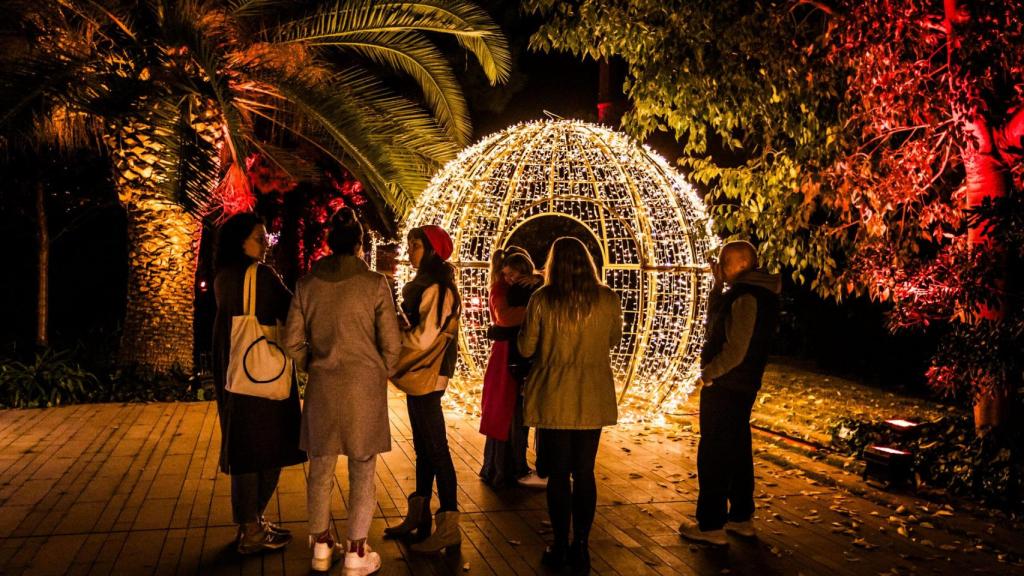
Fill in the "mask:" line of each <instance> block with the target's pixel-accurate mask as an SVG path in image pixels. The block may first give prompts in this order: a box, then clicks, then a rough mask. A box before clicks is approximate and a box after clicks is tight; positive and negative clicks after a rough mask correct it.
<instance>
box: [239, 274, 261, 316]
mask: <svg viewBox="0 0 1024 576" xmlns="http://www.w3.org/2000/svg"><path fill="white" fill-rule="evenodd" d="M258 267H259V264H257V263H256V262H253V263H252V264H251V265H249V268H247V269H246V270H245V281H244V282H243V286H242V314H244V315H245V316H253V315H255V314H256V272H257V268H258Z"/></svg>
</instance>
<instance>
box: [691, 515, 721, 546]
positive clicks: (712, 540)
mask: <svg viewBox="0 0 1024 576" xmlns="http://www.w3.org/2000/svg"><path fill="white" fill-rule="evenodd" d="M679 535H680V536H682V537H683V538H686V539H687V540H690V541H691V542H699V543H701V544H711V545H712V546H728V545H729V540H728V539H727V538H726V537H725V530H722V529H721V528H719V529H718V530H701V529H700V527H698V526H697V523H696V522H694V521H692V520H683V522H682V524H680V525H679Z"/></svg>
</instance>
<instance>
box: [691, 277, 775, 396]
mask: <svg viewBox="0 0 1024 576" xmlns="http://www.w3.org/2000/svg"><path fill="white" fill-rule="evenodd" d="M745 294H750V295H752V296H753V297H754V298H756V299H757V320H755V322H754V333H753V335H752V336H751V337H750V345H749V346H748V347H747V355H746V356H744V357H743V361H742V362H740V364H739V365H738V366H736V367H735V368H733V369H732V370H730V371H728V372H726V373H725V374H723V375H722V376H719V377H718V378H715V381H714V385H715V386H722V387H723V388H732V389H735V390H743V391H754V392H756V391H757V390H759V389H760V388H761V377H762V376H763V375H764V367H765V366H766V365H767V364H768V351H769V349H770V348H771V341H772V338H773V337H774V336H775V329H776V327H777V326H778V323H779V296H778V294H775V293H774V292H772V291H771V290H768V289H767V288H762V287H760V286H754V285H751V284H742V283H741V284H734V285H732V286H731V287H730V288H729V291H728V292H726V293H724V294H722V295H721V296H720V297H719V298H717V300H718V301H717V302H715V303H713V304H712V307H711V310H710V314H709V315H708V331H707V339H706V341H705V343H704V350H703V352H701V358H700V363H701V366H706V365H707V364H708V363H709V362H711V360H712V359H713V358H714V357H715V356H716V355H717V354H718V353H719V352H721V351H722V347H723V346H725V322H726V319H727V318H728V316H729V313H730V311H731V310H732V304H733V302H735V301H736V299H737V298H739V297H740V296H743V295H745Z"/></svg>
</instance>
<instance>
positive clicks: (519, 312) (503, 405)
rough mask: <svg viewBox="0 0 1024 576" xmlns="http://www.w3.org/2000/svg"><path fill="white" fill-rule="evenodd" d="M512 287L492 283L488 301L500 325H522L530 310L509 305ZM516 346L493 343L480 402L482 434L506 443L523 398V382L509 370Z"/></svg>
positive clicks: (500, 342)
mask: <svg viewBox="0 0 1024 576" xmlns="http://www.w3.org/2000/svg"><path fill="white" fill-rule="evenodd" d="M508 288H509V286H508V284H506V283H505V282H504V281H502V280H499V281H497V282H495V283H493V284H491V291H490V296H489V297H488V299H487V304H488V307H489V308H490V312H491V322H493V323H494V324H496V325H498V326H506V327H509V326H519V325H520V324H522V323H523V319H524V317H525V316H526V307H525V306H515V307H513V306H509V305H508V298H507V296H508ZM512 344H513V343H512V342H510V341H496V342H494V343H493V344H491V356H490V358H488V360H487V372H486V373H485V374H484V388H483V396H482V397H481V400H480V404H481V407H480V408H481V415H480V433H481V434H484V435H485V436H488V437H490V438H493V439H495V440H498V441H502V442H504V441H507V440H508V435H509V431H510V430H511V428H512V419H513V417H514V415H515V405H516V398H517V396H518V395H519V382H518V381H517V380H516V379H515V377H513V376H512V372H510V371H509V368H508V357H509V351H510V347H511V346H512Z"/></svg>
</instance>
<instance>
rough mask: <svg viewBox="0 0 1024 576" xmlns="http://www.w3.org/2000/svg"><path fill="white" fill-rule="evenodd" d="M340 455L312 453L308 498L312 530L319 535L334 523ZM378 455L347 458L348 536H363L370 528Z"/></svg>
mask: <svg viewBox="0 0 1024 576" xmlns="http://www.w3.org/2000/svg"><path fill="white" fill-rule="evenodd" d="M337 465H338V455H337V454H333V455H330V456H312V457H310V459H309V478H307V479H306V485H307V488H306V502H307V505H308V508H309V533H310V534H311V535H314V536H315V535H317V534H320V533H322V532H324V531H325V530H327V529H328V528H329V527H330V525H331V490H333V488H334V469H335V467H336V466H337ZM376 466H377V455H376V454H375V455H373V456H370V458H369V459H368V460H356V459H354V458H349V459H348V483H349V487H348V539H349V540H361V539H363V538H366V534H367V533H368V532H369V531H370V521H371V520H373V508H374V506H376V505H377V493H376V489H377V485H376V484H375V483H374V478H373V477H374V470H375V469H376Z"/></svg>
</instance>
